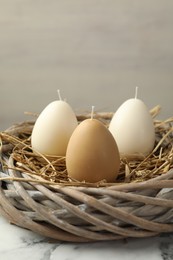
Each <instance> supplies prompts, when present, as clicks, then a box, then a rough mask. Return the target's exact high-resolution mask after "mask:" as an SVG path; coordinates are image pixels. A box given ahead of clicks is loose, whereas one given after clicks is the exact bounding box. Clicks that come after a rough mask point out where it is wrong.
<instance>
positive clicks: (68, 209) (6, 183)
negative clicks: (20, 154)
mask: <svg viewBox="0 0 173 260" xmlns="http://www.w3.org/2000/svg"><path fill="white" fill-rule="evenodd" d="M32 126H33V124H28V127H29V128H30V129H31V128H32ZM13 128H16V126H13ZM17 129H18V131H19V132H20V124H19V125H18V126H17ZM7 150H8V149H7ZM7 150H6V151H5V150H4V151H5V152H4V151H3V152H2V153H1V160H5V161H6V163H7V164H8V166H9V168H7V169H5V170H4V169H2V165H1V171H0V177H1V181H0V213H1V214H2V215H3V216H4V217H5V218H6V219H8V220H9V222H10V223H13V224H15V225H18V226H20V227H23V228H26V229H29V230H32V231H33V232H35V233H38V234H41V235H43V236H45V237H48V238H51V239H55V240H58V241H69V242H94V241H104V240H116V239H123V238H129V237H138V238H142V237H151V236H156V235H158V234H161V233H165V232H166V233H167V232H173V224H172V221H173V210H172V208H173V200H172V198H173V189H172V188H173V169H171V170H169V171H168V172H167V173H166V174H163V175H161V176H158V177H156V178H154V179H151V180H148V181H144V182H141V183H126V184H125V183H124V184H121V185H112V186H109V187H99V188H97V187H82V186H78V187H73V186H70V187H68V186H62V185H48V184H40V183H38V182H36V181H34V176H33V177H31V176H30V181H26V180H27V179H28V175H27V174H26V173H25V172H19V171H16V170H14V169H13V168H14V161H13V158H12V156H11V155H10V154H9V153H8V152H7ZM8 177H10V178H16V180H15V181H12V180H10V178H8ZM2 178H4V179H3V180H2ZM17 178H22V180H23V181H17ZM31 178H32V179H33V181H32V179H31Z"/></svg>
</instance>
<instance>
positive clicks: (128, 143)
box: [109, 88, 155, 157]
mask: <svg viewBox="0 0 173 260" xmlns="http://www.w3.org/2000/svg"><path fill="white" fill-rule="evenodd" d="M109 130H110V132H111V133H112V135H113V136H114V138H115V140H116V142H117V145H118V149H119V152H120V154H121V156H122V157H123V156H126V157H128V156H141V155H142V156H146V155H148V154H149V153H150V152H151V151H152V149H153V148H154V144H155V129H154V122H153V119H152V117H151V115H150V113H149V110H148V108H147V106H146V105H145V103H144V102H143V101H142V100H140V99H138V98H137V88H136V95H135V98H131V99H128V100H127V101H125V102H124V103H123V104H122V105H121V106H120V107H119V108H118V110H117V111H116V112H115V114H114V116H113V118H112V120H111V122H110V125H109Z"/></svg>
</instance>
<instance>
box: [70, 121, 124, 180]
mask: <svg viewBox="0 0 173 260" xmlns="http://www.w3.org/2000/svg"><path fill="white" fill-rule="evenodd" d="M66 165H67V172H68V174H69V176H70V177H72V178H74V179H76V180H78V181H87V182H98V181H101V180H103V179H105V180H106V181H107V182H115V180H116V177H117V174H118V170H119V167H120V156H119V151H118V148H117V144H116V142H115V140H114V138H113V136H112V134H111V133H110V132H109V130H108V129H107V128H106V127H105V126H104V125H103V124H102V123H101V122H99V121H98V120H96V119H87V120H84V121H83V122H82V123H80V125H78V127H77V128H76V129H75V131H74V132H73V134H72V136H71V138H70V141H69V144H68V147H67V154H66Z"/></svg>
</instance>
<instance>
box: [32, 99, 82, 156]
mask: <svg viewBox="0 0 173 260" xmlns="http://www.w3.org/2000/svg"><path fill="white" fill-rule="evenodd" d="M77 125H78V122H77V119H76V116H75V114H74V112H73V110H72V108H71V107H70V105H69V104H68V103H66V102H65V101H62V100H57V101H53V102H52V103H50V104H49V105H48V106H47V107H46V108H45V109H44V110H43V111H42V112H41V114H40V115H39V117H38V119H37V120H36V122H35V125H34V128H33V131H32V135H31V145H32V148H33V149H34V150H36V151H38V152H40V153H42V154H45V155H58V156H65V154H66V149H67V144H68V141H69V139H70V137H71V135H72V133H73V131H74V129H75V128H76V127H77Z"/></svg>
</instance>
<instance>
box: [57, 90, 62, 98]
mask: <svg viewBox="0 0 173 260" xmlns="http://www.w3.org/2000/svg"><path fill="white" fill-rule="evenodd" d="M57 92H58V97H59V100H62V98H61V94H60V90H59V89H58V90H57Z"/></svg>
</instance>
